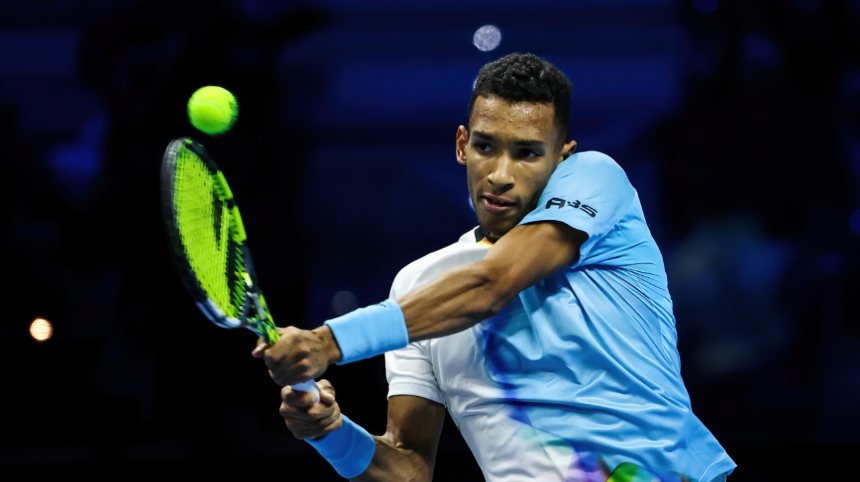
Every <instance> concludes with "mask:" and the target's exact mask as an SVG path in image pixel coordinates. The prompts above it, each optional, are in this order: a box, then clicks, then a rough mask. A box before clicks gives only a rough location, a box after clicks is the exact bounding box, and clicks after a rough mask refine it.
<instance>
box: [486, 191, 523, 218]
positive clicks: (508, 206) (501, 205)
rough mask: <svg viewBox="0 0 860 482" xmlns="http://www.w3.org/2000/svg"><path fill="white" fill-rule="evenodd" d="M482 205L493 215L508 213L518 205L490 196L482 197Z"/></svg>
mask: <svg viewBox="0 0 860 482" xmlns="http://www.w3.org/2000/svg"><path fill="white" fill-rule="evenodd" d="M481 204H482V205H483V206H484V209H486V210H487V211H489V212H491V213H493V214H503V213H507V212H508V211H510V210H512V209H513V208H514V206H516V203H515V202H513V201H511V200H508V199H505V198H503V197H499V196H491V195H489V194H485V195H483V196H481Z"/></svg>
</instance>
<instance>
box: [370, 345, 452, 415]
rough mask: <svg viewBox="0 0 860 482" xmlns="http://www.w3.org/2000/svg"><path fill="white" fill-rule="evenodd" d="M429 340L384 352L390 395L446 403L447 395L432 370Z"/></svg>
mask: <svg viewBox="0 0 860 482" xmlns="http://www.w3.org/2000/svg"><path fill="white" fill-rule="evenodd" d="M428 348H429V346H428V342H427V341H418V342H415V343H410V344H409V345H407V346H405V347H403V348H401V349H399V350H394V351H389V352H387V353H386V354H385V377H386V378H387V379H388V397H389V398H391V397H393V396H395V395H413V396H416V397H421V398H426V399H427V400H433V401H434V402H436V403H441V404H442V405H445V397H444V396H443V394H442V390H441V389H440V388H439V383H438V382H437V381H436V375H435V374H434V373H433V362H432V361H431V360H430V354H429V353H427V349H428Z"/></svg>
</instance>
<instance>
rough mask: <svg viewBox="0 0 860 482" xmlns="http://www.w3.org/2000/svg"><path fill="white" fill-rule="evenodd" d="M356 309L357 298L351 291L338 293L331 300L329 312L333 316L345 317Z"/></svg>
mask: <svg viewBox="0 0 860 482" xmlns="http://www.w3.org/2000/svg"><path fill="white" fill-rule="evenodd" d="M356 308H358V297H356V296H355V293H353V292H352V291H338V292H337V293H335V294H334V296H333V297H332V299H331V311H333V312H334V314H335V315H337V316H340V315H345V314H347V313H349V312H350V311H352V310H354V309H356Z"/></svg>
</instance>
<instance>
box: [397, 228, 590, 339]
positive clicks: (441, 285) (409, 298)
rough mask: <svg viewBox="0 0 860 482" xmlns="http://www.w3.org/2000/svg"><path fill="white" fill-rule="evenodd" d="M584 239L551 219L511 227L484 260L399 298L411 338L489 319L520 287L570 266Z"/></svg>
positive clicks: (582, 233) (450, 330) (438, 333)
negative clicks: (549, 220) (550, 220)
mask: <svg viewBox="0 0 860 482" xmlns="http://www.w3.org/2000/svg"><path fill="white" fill-rule="evenodd" d="M586 239H588V235H587V234H586V233H584V232H582V231H579V230H576V229H573V228H571V227H569V226H568V225H566V224H564V223H559V222H554V221H553V222H539V223H532V224H526V225H522V226H517V227H515V228H514V229H512V230H511V231H510V232H508V233H507V234H505V235H504V236H503V237H502V238H501V239H499V241H498V242H497V243H496V244H495V245H494V246H493V247H492V249H490V250H489V251H488V252H487V255H486V256H485V257H484V259H483V260H481V261H478V262H476V263H470V264H465V265H463V266H459V267H456V268H452V269H450V270H448V271H447V272H445V273H444V274H442V275H440V276H438V277H437V278H436V279H434V280H433V281H431V282H430V283H427V284H426V285H424V286H422V287H420V288H418V289H415V290H413V291H410V292H409V293H407V294H406V295H404V296H403V297H401V298H399V299H398V300H397V302H398V304H399V305H400V308H401V309H402V310H403V316H404V318H405V319H406V328H407V330H408V332H409V340H410V341H418V340H425V339H428V338H437V337H440V336H445V335H449V334H451V333H456V332H458V331H462V330H465V329H466V328H469V327H470V326H472V325H475V324H477V323H479V322H480V321H482V320H485V319H487V318H490V317H491V316H493V315H495V314H496V313H498V312H499V310H501V309H502V307H504V306H505V305H506V304H507V303H508V302H509V301H511V300H512V299H513V298H514V296H516V295H517V293H519V292H520V291H522V290H524V289H526V288H528V287H529V286H532V285H533V284H535V283H537V282H539V281H542V280H544V279H546V278H547V277H549V276H550V275H552V274H555V273H556V272H558V271H560V270H561V269H562V268H564V267H566V266H570V265H571V264H572V263H573V262H574V261H576V260H577V259H578V258H579V248H580V246H582V243H584V242H585V240H586Z"/></svg>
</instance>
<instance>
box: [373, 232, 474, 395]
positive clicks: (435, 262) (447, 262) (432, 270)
mask: <svg viewBox="0 0 860 482" xmlns="http://www.w3.org/2000/svg"><path fill="white" fill-rule="evenodd" d="M467 234H469V236H472V237H471V238H468V237H466V236H465V235H464V236H463V238H461V242H458V243H454V244H452V245H450V246H448V247H446V248H443V249H440V250H438V251H434V252H433V253H430V254H428V255H427V256H425V257H423V258H421V259H419V260H417V261H414V262H412V263H410V264H409V265H407V266H406V267H405V268H403V269H402V270H400V272H399V273H397V276H396V277H395V278H394V283H392V285H391V293H390V294H389V298H391V299H395V300H396V299H397V298H399V297H401V296H403V295H404V294H406V293H408V292H409V291H411V290H413V289H415V288H417V287H419V286H422V285H424V284H425V283H428V282H429V281H430V280H432V279H434V278H435V277H436V276H438V275H440V274H442V273H444V272H445V271H447V270H449V269H450V268H452V267H454V266H459V265H461V264H464V263H470V262H475V261H478V260H481V259H483V257H484V255H485V254H486V253H487V246H484V245H481V244H479V243H476V242H475V241H474V234H473V233H472V232H471V231H470V232H469V233H467ZM430 343H431V340H423V341H419V342H414V343H410V344H409V345H407V346H406V347H404V348H401V349H399V350H394V351H390V352H388V353H386V354H385V375H386V378H387V379H388V396H389V397H392V396H394V395H413V396H416V397H421V398H426V399H427V400H433V401H434V402H437V403H441V404H443V405H446V403H445V393H444V392H443V391H442V388H441V387H440V386H439V381H438V380H436V373H435V372H434V371H433V358H432V357H431V356H430Z"/></svg>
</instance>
